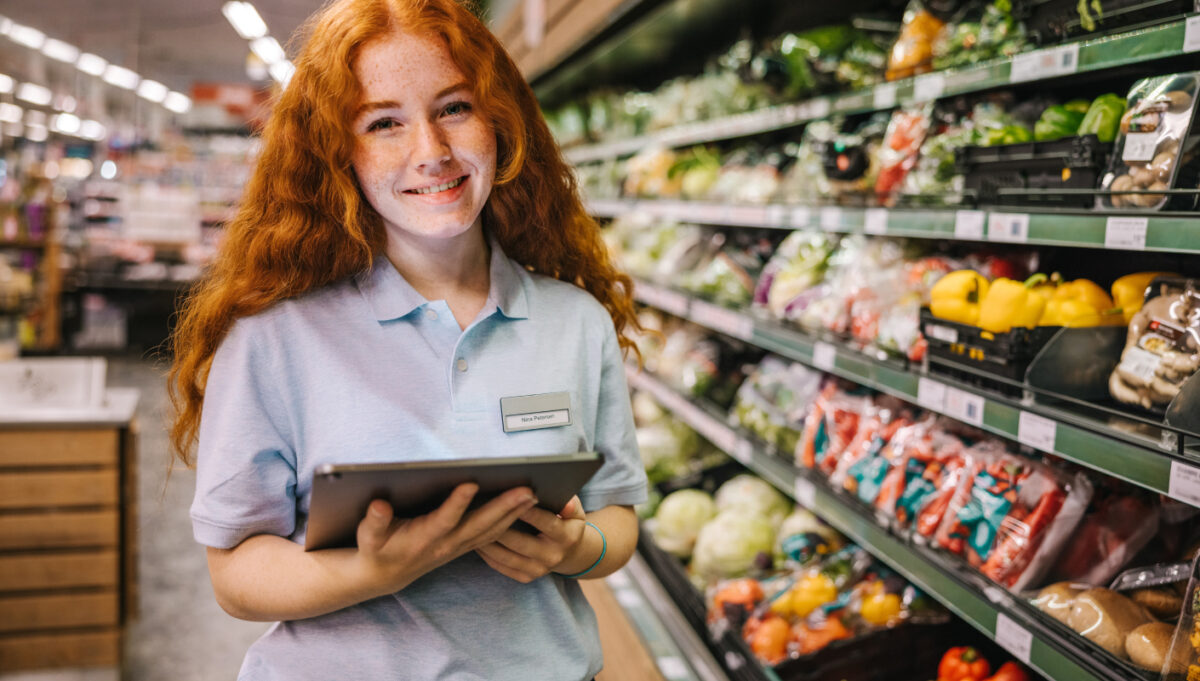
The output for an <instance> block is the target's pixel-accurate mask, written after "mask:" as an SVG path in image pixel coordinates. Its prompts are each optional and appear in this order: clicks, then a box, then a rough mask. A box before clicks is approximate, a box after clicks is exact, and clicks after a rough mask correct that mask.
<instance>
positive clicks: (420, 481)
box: [304, 452, 604, 551]
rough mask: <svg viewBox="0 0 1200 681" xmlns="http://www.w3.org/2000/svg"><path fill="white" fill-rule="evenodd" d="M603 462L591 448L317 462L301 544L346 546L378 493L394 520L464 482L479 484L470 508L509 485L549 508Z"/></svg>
mask: <svg viewBox="0 0 1200 681" xmlns="http://www.w3.org/2000/svg"><path fill="white" fill-rule="evenodd" d="M603 463H604V456H603V455H602V454H600V453H599V452H579V453H577V454H561V455H549V456H520V457H509V458H487V459H458V460H451V461H408V462H403V463H371V464H325V465H323V466H320V467H318V468H317V470H316V471H315V472H314V473H313V490H312V499H311V501H310V503H309V509H308V529H307V531H306V533H305V539H304V550H305V551H313V550H315V549H326V548H332V547H338V546H354V544H355V536H356V534H357V532H358V523H359V522H361V521H362V519H363V516H364V515H366V512H367V506H368V505H369V504H370V503H371V501H372V500H374V499H383V500H385V501H387V502H388V503H390V504H391V505H392V508H393V509H395V514H396V517H397V518H406V517H407V518H412V517H415V516H418V515H423V514H425V513H429V512H430V511H432V510H434V509H435V508H437V507H438V506H440V505H441V504H442V502H443V501H445V500H446V497H447V496H449V495H450V492H451V491H453V490H454V488H455V487H457V486H458V485H461V484H462V483H464V482H474V483H476V484H477V485H479V492H478V493H477V494H476V495H475V499H474V500H472V507H474V506H479V505H482V504H483V503H484V502H486V501H487V500H488V499H491V498H493V497H495V496H497V495H498V494H500V493H502V492H504V491H506V490H510V489H512V488H514V487H521V486H527V487H530V488H531V489H533V493H534V496H536V497H537V500H538V506H540V507H541V508H544V509H546V510H549V511H553V512H554V513H558V512H559V511H561V510H562V508H563V506H566V505H567V502H568V501H570V500H571V497H573V496H575V495H576V494H577V493H579V490H580V489H582V488H583V485H584V484H585V483H586V482H587V481H588V480H589V479H591V477H592V474H594V473H595V472H596V471H597V470H598V469H599V468H600V465H601V464H603Z"/></svg>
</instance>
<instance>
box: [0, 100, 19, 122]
mask: <svg viewBox="0 0 1200 681" xmlns="http://www.w3.org/2000/svg"><path fill="white" fill-rule="evenodd" d="M24 116H25V111H24V110H23V109H21V107H19V106H17V105H16V104H9V103H8V102H0V123H20V122H21V119H22V118H23V117H24Z"/></svg>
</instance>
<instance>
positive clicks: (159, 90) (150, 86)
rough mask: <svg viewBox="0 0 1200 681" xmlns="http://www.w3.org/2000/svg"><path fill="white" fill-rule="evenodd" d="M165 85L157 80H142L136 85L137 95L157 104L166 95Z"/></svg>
mask: <svg viewBox="0 0 1200 681" xmlns="http://www.w3.org/2000/svg"><path fill="white" fill-rule="evenodd" d="M167 92H168V90H167V86H166V85H163V84H162V83H160V82H158V81H157V80H143V81H142V84H141V85H139V86H138V89H137V93H138V97H141V98H142V99H145V100H149V101H151V102H154V103H155V104H158V103H160V102H162V100H163V99H165V98H166V96H167Z"/></svg>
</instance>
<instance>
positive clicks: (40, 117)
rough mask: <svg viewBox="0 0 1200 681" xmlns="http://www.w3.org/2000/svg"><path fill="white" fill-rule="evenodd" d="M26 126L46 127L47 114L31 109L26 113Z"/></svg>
mask: <svg viewBox="0 0 1200 681" xmlns="http://www.w3.org/2000/svg"><path fill="white" fill-rule="evenodd" d="M25 125H40V126H42V127H43V128H44V127H46V112H44V111H38V110H37V109H29V110H27V111H26V112H25Z"/></svg>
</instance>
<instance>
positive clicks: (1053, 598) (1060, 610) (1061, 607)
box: [1033, 582, 1086, 626]
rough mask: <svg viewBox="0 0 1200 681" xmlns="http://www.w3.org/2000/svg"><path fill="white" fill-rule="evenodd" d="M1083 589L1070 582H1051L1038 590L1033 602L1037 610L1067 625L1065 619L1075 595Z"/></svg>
mask: <svg viewBox="0 0 1200 681" xmlns="http://www.w3.org/2000/svg"><path fill="white" fill-rule="evenodd" d="M1085 589H1086V587H1082V586H1077V585H1075V584H1071V583H1070V582H1058V583H1057V584H1051V585H1050V586H1047V587H1045V588H1043V589H1042V590H1041V591H1039V592H1038V595H1037V598H1034V599H1033V604H1034V605H1035V606H1036V607H1037V609H1038V610H1041V611H1042V612H1044V613H1046V614H1047V615H1049V616H1051V617H1053V618H1054V619H1056V620H1058V621H1059V622H1062V623H1063V624H1067V625H1068V626H1069V622H1068V621H1067V620H1068V619H1070V616H1071V606H1072V605H1074V604H1075V597H1076V596H1078V595H1079V594H1081V593H1083V592H1084V590H1085Z"/></svg>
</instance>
